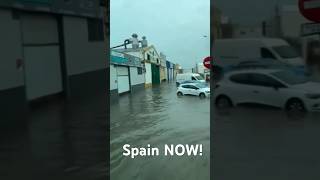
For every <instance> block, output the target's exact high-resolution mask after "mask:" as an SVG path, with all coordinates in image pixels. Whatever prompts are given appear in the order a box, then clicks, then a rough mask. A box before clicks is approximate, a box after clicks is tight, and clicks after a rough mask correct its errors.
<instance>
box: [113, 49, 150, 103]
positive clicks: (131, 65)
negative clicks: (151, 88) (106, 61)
mask: <svg viewBox="0 0 320 180" xmlns="http://www.w3.org/2000/svg"><path fill="white" fill-rule="evenodd" d="M110 59H111V61H110V94H111V96H112V97H117V96H118V95H121V94H123V93H128V92H134V91H138V90H140V89H144V83H145V75H144V72H143V66H142V63H141V59H139V58H137V57H135V56H131V55H128V54H124V53H119V52H116V51H111V58H110Z"/></svg>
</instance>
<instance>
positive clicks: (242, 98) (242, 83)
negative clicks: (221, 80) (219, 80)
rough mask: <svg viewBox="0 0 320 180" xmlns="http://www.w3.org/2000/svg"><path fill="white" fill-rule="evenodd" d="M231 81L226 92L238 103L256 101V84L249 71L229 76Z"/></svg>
mask: <svg viewBox="0 0 320 180" xmlns="http://www.w3.org/2000/svg"><path fill="white" fill-rule="evenodd" d="M229 80H230V81H231V83H230V84H229V83H228V84H227V86H229V87H226V88H225V92H223V93H224V94H226V95H227V96H229V97H230V98H231V100H232V101H233V102H234V103H236V104H241V103H251V102H253V101H254V98H252V97H253V95H254V88H255V87H254V86H253V85H252V82H251V79H250V78H249V74H248V73H239V74H234V75H231V76H230V77H229Z"/></svg>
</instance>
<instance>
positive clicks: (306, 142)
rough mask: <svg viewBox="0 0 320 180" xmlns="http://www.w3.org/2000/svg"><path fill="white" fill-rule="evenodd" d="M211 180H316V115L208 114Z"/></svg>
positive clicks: (319, 123) (319, 162) (319, 121)
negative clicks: (212, 163)
mask: <svg viewBox="0 0 320 180" xmlns="http://www.w3.org/2000/svg"><path fill="white" fill-rule="evenodd" d="M212 117H213V118H214V121H213V122H214V123H213V124H212V125H211V126H212V127H213V130H214V132H215V133H214V137H213V142H214V146H215V149H214V152H213V158H214V167H213V172H214V173H213V178H214V179H224V180H229V179H230V180H233V179H239V177H241V178H240V179H250V180H251V179H252V180H255V179H259V180H269V179H273V180H283V179H290V180H298V179H320V172H319V169H320V143H319V139H320V114H319V113H308V114H305V116H288V114H286V113H285V112H284V111H282V110H278V109H272V108H267V107H256V106H255V107H248V106H247V107H236V108H233V109H230V110H224V111H218V110H217V109H214V108H213V109H212Z"/></svg>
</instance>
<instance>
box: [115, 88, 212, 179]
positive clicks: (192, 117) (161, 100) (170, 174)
mask: <svg viewBox="0 0 320 180" xmlns="http://www.w3.org/2000/svg"><path fill="white" fill-rule="evenodd" d="M110 106H111V107H110V112H111V115H110V119H111V120H110V121H111V122H110V128H111V132H110V135H111V149H110V153H111V179H112V180H118V179H119V180H126V179H128V180H134V179H139V180H149V179H153V180H157V179H171V180H174V179H179V180H180V179H184V180H188V179H190V180H194V179H198V180H207V179H209V163H210V160H209V153H210V150H209V145H210V142H209V141H210V99H209V98H207V99H200V98H199V97H192V96H184V97H182V98H178V97H177V95H176V87H175V84H174V83H169V84H168V83H163V84H161V85H160V86H157V87H153V88H150V89H146V90H142V91H140V92H137V93H133V94H127V95H123V96H121V97H120V98H119V99H118V101H115V102H112V103H111V104H110ZM124 144H130V145H131V146H136V147H145V146H146V145H147V144H151V146H153V147H159V148H160V151H161V149H162V147H163V145H164V144H203V148H204V149H203V156H196V157H194V156H192V157H191V156H190V157H188V156H183V157H178V156H174V157H171V156H170V157H169V156H163V155H161V153H160V156H157V157H137V158H135V159H131V158H130V157H124V156H123V155H122V153H123V149H122V146H123V145H124Z"/></svg>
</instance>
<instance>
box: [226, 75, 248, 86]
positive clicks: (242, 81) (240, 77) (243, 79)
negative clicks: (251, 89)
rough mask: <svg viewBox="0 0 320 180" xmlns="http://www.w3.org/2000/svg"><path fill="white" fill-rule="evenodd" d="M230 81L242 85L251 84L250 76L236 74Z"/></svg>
mask: <svg viewBox="0 0 320 180" xmlns="http://www.w3.org/2000/svg"><path fill="white" fill-rule="evenodd" d="M230 81H232V82H235V83H240V84H250V82H249V76H248V74H236V75H232V76H231V77H230Z"/></svg>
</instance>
